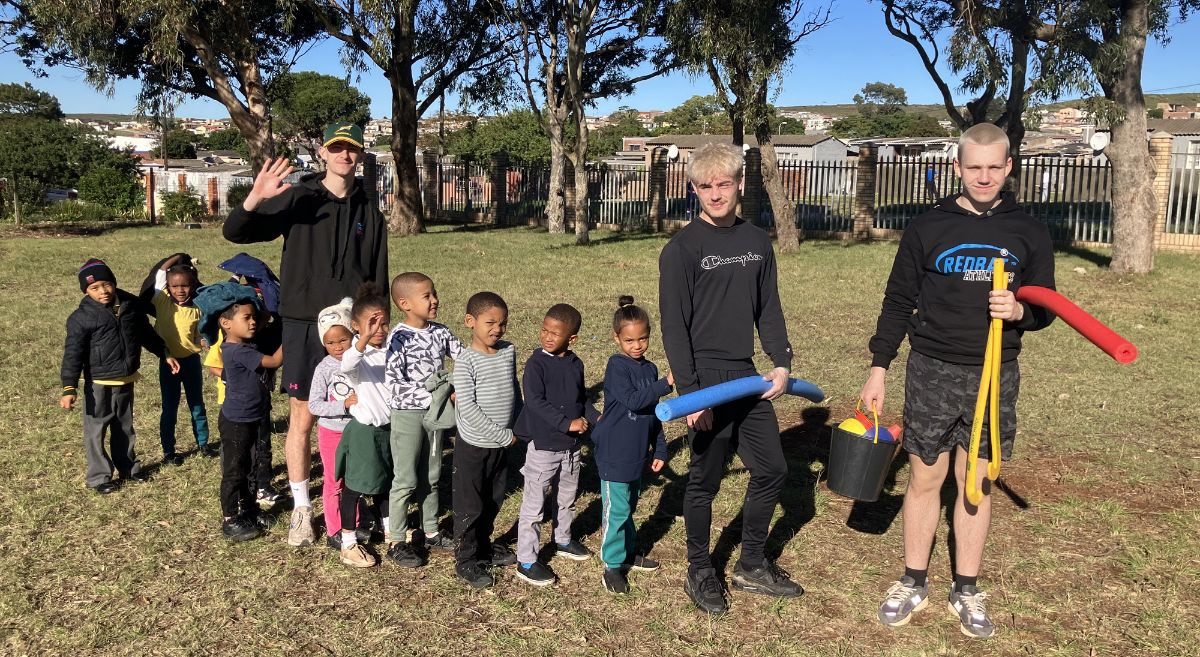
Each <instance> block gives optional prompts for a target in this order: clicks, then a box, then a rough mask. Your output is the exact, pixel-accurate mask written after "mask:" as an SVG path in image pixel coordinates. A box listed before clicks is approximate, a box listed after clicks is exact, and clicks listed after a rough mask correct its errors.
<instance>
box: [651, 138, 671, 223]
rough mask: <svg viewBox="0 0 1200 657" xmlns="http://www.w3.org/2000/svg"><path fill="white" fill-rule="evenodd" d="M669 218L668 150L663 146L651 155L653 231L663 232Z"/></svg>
mask: <svg viewBox="0 0 1200 657" xmlns="http://www.w3.org/2000/svg"><path fill="white" fill-rule="evenodd" d="M666 216H667V149H665V148H662V147H661V146H660V147H658V148H655V149H654V150H653V151H652V152H651V153H650V217H649V221H648V224H647V225H648V226H649V227H650V229H651V230H654V231H658V232H662V230H663V220H664V219H666Z"/></svg>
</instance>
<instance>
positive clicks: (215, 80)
mask: <svg viewBox="0 0 1200 657" xmlns="http://www.w3.org/2000/svg"><path fill="white" fill-rule="evenodd" d="M183 37H184V38H185V39H186V40H187V42H188V43H189V44H191V45H192V47H194V48H195V49H196V53H197V55H199V59H200V64H201V66H203V67H204V72H205V73H207V74H208V77H209V80H211V81H212V89H213V93H212V94H209V96H210V97H211V98H214V99H215V100H217V101H218V102H220V103H221V104H222V105H224V106H225V109H226V110H227V111H228V112H229V120H230V121H231V122H233V125H234V127H236V128H237V129H238V132H240V133H242V137H243V138H244V139H245V140H246V145H247V147H248V148H249V150H250V164H251V167H253V169H254V172H255V173H256V174H257V173H258V171H259V170H260V169H262V167H263V164H265V163H266V161H267V159H268V158H272V157H275V142H274V141H273V140H272V139H271V121H270V105H269V104H268V103H267V91H266V86H265V85H263V83H262V71H260V70H259V68H258V62H257V61H253V60H246V61H237V62H234V65H235V66H236V69H237V76H238V83H239V84H240V86H241V88H242V92H243V94H244V95H245V97H246V102H245V103H243V102H242V101H241V99H240V98H238V96H237V94H236V93H235V92H234V90H233V84H232V83H231V82H230V81H229V76H228V75H227V74H226V72H225V68H224V67H223V66H222V64H221V61H220V56H219V55H217V53H216V49H215V48H213V46H212V43H211V41H212V36H211V35H210V34H209V32H208V30H207V28H204V27H202V26H193V27H191V29H188V30H186V31H185V32H184V34H183ZM162 150H163V155H164V156H165V155H166V144H165V143H164V144H163V148H162Z"/></svg>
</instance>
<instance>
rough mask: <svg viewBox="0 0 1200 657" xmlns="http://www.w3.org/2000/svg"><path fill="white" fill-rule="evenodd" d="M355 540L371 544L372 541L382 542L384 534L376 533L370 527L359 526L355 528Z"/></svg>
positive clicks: (363, 543)
mask: <svg viewBox="0 0 1200 657" xmlns="http://www.w3.org/2000/svg"><path fill="white" fill-rule="evenodd" d="M354 540H356V541H358V544H359V545H370V544H371V543H382V542H383V534H375V533H374V532H372V531H371V530H370V529H364V528H361V527H360V528H359V529H356V530H354Z"/></svg>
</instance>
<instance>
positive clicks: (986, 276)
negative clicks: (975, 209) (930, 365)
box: [870, 193, 1054, 367]
mask: <svg viewBox="0 0 1200 657" xmlns="http://www.w3.org/2000/svg"><path fill="white" fill-rule="evenodd" d="M957 200H958V195H954V196H950V197H947V198H944V199H942V200H941V201H938V203H937V205H935V206H934V207H933V208H932V209H930V210H929V211H927V212H925V213H923V214H921V215H920V216H919V217H917V218H916V219H913V220H912V222H911V223H910V224H909V225H908V228H906V229H905V231H904V236H903V237H902V238H901V239H900V248H899V250H898V251H897V252H896V260H895V262H894V263H893V264H892V273H891V276H889V277H888V282H887V289H886V291H885V292H884V297H883V309H882V310H881V311H880V313H879V321H878V322H877V324H876V328H875V336H874V337H873V338H871V342H870V349H871V354H872V359H871V365H872V366H877V367H887V366H888V365H890V364H891V362H892V359H894V358H895V357H896V351H897V349H899V347H900V343H901V341H903V340H904V336H905V334H906V333H907V335H908V340H909V344H910V345H911V346H912V349H913V351H916V352H919V353H921V354H923V355H925V356H930V357H932V358H937V359H938V360H943V361H946V362H950V363H957V364H961V365H982V364H983V352H984V349H985V348H986V346H987V336H988V322H989V321H990V319H991V316H990V315H989V313H988V293H989V292H990V291H991V289H992V265H993V260H994V259H995V258H1004V267H1005V271H1006V273H1007V274H1008V280H1009V283H1008V289H1010V290H1012V291H1013V292H1016V291H1017V290H1018V289H1020V287H1021V286H1022V285H1038V286H1041V287H1047V288H1050V289H1054V251H1053V246H1052V245H1051V242H1050V231H1049V230H1048V229H1047V228H1046V225H1045V224H1044V223H1042V222H1040V221H1038V220H1037V219H1034V218H1033V217H1031V216H1029V215H1028V214H1026V213H1024V212H1022V211H1021V209H1020V208H1019V207H1017V204H1016V201H1015V200H1014V199H1013V197H1012V195H1011V194H1008V193H1005V194H1003V195H1002V196H1001V201H1000V204H999V205H997V206H996V207H995V208H992V209H991V210H988V211H986V212H984V213H983V214H979V215H977V214H974V213H972V212H970V211H968V210H966V209H964V208H963V207H961V206H960V205H958V202H957ZM1022 305H1023V306H1024V309H1025V314H1024V316H1023V317H1022V318H1021V321H1020V322H1005V323H1004V332H1003V339H1002V340H1001V344H1002V354H1001V360H1003V361H1010V360H1013V359H1015V358H1016V357H1017V355H1018V354H1019V353H1020V351H1021V335H1022V334H1023V333H1024V332H1025V331H1036V330H1039V329H1043V328H1045V327H1047V326H1049V325H1050V323H1051V322H1053V321H1054V315H1053V314H1052V313H1050V311H1048V310H1046V309H1044V308H1041V307H1039V306H1030V305H1029V304H1026V303H1022ZM914 310H916V313H915V314H914V313H913V311H914Z"/></svg>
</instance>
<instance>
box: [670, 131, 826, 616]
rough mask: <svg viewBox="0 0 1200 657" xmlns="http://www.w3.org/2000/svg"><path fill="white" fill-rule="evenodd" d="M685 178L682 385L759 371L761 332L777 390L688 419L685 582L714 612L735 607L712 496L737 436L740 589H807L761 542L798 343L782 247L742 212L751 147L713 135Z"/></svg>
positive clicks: (677, 293) (674, 326) (673, 294)
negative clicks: (744, 474)
mask: <svg viewBox="0 0 1200 657" xmlns="http://www.w3.org/2000/svg"><path fill="white" fill-rule="evenodd" d="M687 176H688V180H690V181H691V183H692V185H693V186H694V187H695V189H696V195H697V198H698V199H699V201H700V208H701V212H700V216H699V218H698V219H696V220H694V221H692V222H691V223H690V224H688V225H687V226H686V227H684V229H683V230H681V231H679V232H678V233H676V235H675V236H674V237H673V238H671V241H670V242H669V243H668V244H667V246H666V247H664V248H663V251H662V254H661V255H660V256H659V259H658V269H659V281H658V285H659V309H660V312H661V315H662V332H663V347H665V349H666V352H667V361H668V362H669V363H670V365H671V371H672V372H673V373H674V376H675V385H676V387H677V388H678V389H679V394H681V395H682V394H686V393H689V392H693V391H695V390H699V389H701V388H706V387H709V386H712V385H716V384H718V383H723V382H725V381H729V380H732V379H737V378H741V377H745V376H749V375H753V374H755V373H756V371H755V367H754V362H753V357H754V330H755V328H757V329H758V334H759V338H760V339H761V341H762V346H763V350H764V351H766V352H767V355H768V356H769V357H770V358H771V362H772V363H774V365H775V368H774V369H773V370H771V373H770V374H768V375H767V376H766V377H764V378H766V379H767V380H769V381H771V388H770V390H768V391H767V392H766V393H764V394H763V395H762V397H751V398H748V399H740V400H737V401H733V402H730V403H728V404H722V405H720V406H718V407H716V408H712V409H706V410H703V411H700V412H698V413H693V414H691V415H689V416H688V417H687V424H688V443H689V445H690V447H691V451H692V455H691V462H690V465H689V466H688V483H687V492H686V493H685V495H684V500H683V514H684V523H685V525H686V527H687V548H688V576H687V581H686V583H685V584H684V591H685V592H687V594H688V596H689V597H690V598H691V599H692V602H694V603H695V604H696V606H697V607H699V608H700V609H702V610H703V611H706V612H708V613H710V614H722V613H725V612H726V611H728V609H729V605H728V603H727V602H726V600H725V588H724V586H723V585H722V583H721V580H720V577H719V576H718V575H717V571H716V569H715V568H714V567H713V564H712V555H711V554H709V541H710V534H711V529H712V503H713V498H714V497H716V494H717V491H719V490H720V488H721V478H722V477H723V475H724V474H725V463H726V455H727V454H728V452H729V449H730V447H731V446H732V445H737V452H738V455H739V456H741V457H742V461H743V462H744V463H745V464H746V467H747V469H749V470H750V484H749V486H748V487H747V489H746V500H745V503H744V504H743V507H742V553H741V557H740V558H739V559H738V562H737V565H736V566H734V569H733V577H732V581H733V585H734V587H735V588H738V589H742V590H745V591H749V592H752V593H761V594H765V595H773V596H780V597H791V596H797V595H800V594H801V593H803V589H802V588H800V586H799V585H798V584H796V583H795V582H793V581H792V580H791V579H790V578H789V577H788V574H787V573H786V572H784V571H783V570H781V569H780V568H778V567H777V566H776V565H775V564H774V563H772V562H771V561H770V560H768V559H767V557H766V554H765V552H764V548H765V545H766V541H767V531H768V529H770V524H771V516H772V514H773V513H774V512H775V504H776V503H777V502H778V501H779V491H780V490H781V489H782V488H783V484H784V481H785V480H786V479H787V465H786V464H785V462H784V458H783V448H782V446H781V445H780V443H779V420H778V419H777V418H776V416H775V408H774V407H773V406H772V405H771V400H773V399H775V398H776V397H778V396H779V395H781V394H783V391H784V386H786V385H787V379H788V370H789V368H790V367H791V364H792V348H791V346H790V344H789V343H788V336H787V326H786V325H785V324H784V320H783V308H782V307H781V306H780V303H779V289H778V285H777V283H776V269H775V252H774V251H773V250H772V248H771V239H770V237H768V236H767V234H766V233H765V232H764V231H762V230H761V229H759V228H757V227H755V226H752V225H751V224H748V223H746V222H745V221H743V220H742V219H741V218H739V217H738V216H737V200H738V190H739V187H740V186H741V178H742V151H741V149H740V148H737V147H735V146H732V145H730V144H708V145H706V146H702V147H701V148H699V149H697V150H696V152H695V153H693V154H692V158H691V160H690V161H689V162H688V166H687Z"/></svg>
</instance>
